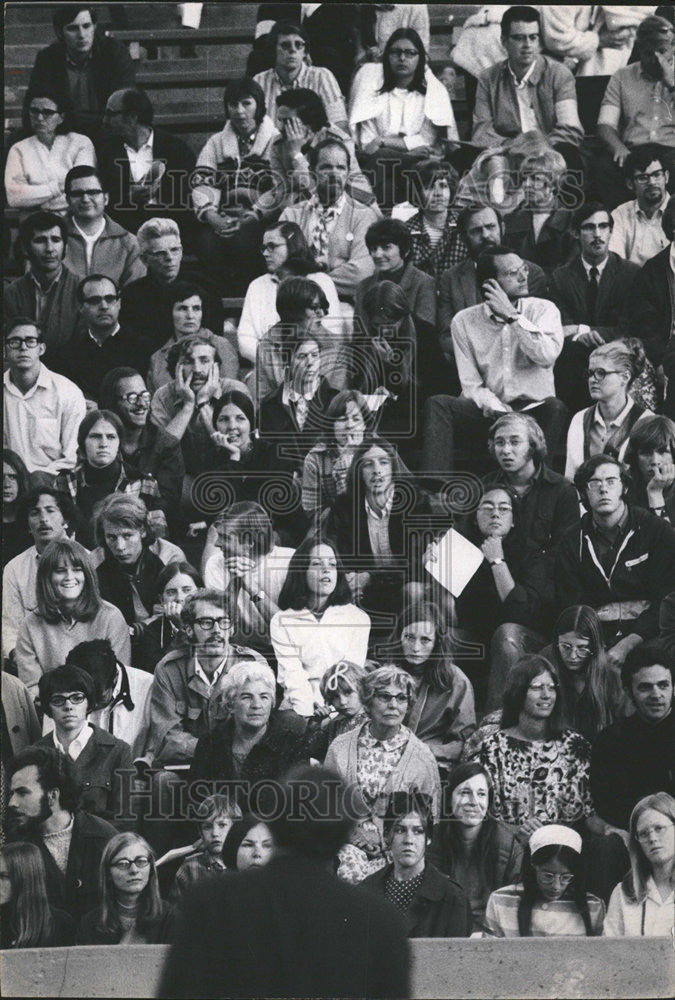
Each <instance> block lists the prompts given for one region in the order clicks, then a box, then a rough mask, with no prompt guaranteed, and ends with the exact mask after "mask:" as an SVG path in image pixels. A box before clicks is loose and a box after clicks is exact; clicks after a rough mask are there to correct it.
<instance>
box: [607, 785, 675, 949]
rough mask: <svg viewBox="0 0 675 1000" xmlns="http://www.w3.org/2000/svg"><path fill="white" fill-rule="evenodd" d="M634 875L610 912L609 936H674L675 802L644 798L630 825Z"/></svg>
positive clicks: (618, 890)
mask: <svg viewBox="0 0 675 1000" xmlns="http://www.w3.org/2000/svg"><path fill="white" fill-rule="evenodd" d="M629 831H630V840H629V846H628V850H629V854H630V866H631V870H630V873H629V874H628V875H627V876H626V878H625V879H624V880H623V881H622V882H620V883H619V885H617V887H616V888H615V890H614V892H613V893H612V898H611V899H610V901H609V906H608V908H607V917H606V918H605V925H604V928H603V934H604V935H605V937H638V936H639V937H645V936H649V937H672V934H673V930H674V927H673V912H674V911H675V799H673V796H672V795H669V794H668V792H656V793H655V794H654V795H647V796H645V798H643V799H640V801H639V802H638V803H637V804H636V806H635V808H634V809H633V811H632V813H631V817H630V824H629Z"/></svg>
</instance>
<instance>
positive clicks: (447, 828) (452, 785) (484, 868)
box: [440, 761, 499, 901]
mask: <svg viewBox="0 0 675 1000" xmlns="http://www.w3.org/2000/svg"><path fill="white" fill-rule="evenodd" d="M478 774H480V775H482V776H483V777H484V778H485V781H486V783H487V787H488V807H487V812H486V814H485V819H484V820H483V822H482V823H481V827H480V833H479V834H478V837H477V838H476V841H475V849H474V854H473V856H474V858H475V859H476V867H477V868H478V875H479V879H480V890H481V894H482V896H483V898H484V899H485V901H487V897H488V896H489V894H490V893H491V892H493V890H494V889H497V888H499V887H498V885H497V881H498V879H497V861H498V857H499V848H498V845H497V829H498V825H497V820H496V819H494V817H493V802H494V788H493V785H492V779H491V778H490V775H489V774H488V772H487V771H486V769H485V768H484V767H483V765H482V764H480V763H479V762H478V761H468V762H467V763H465V764H459V765H458V766H457V767H455V768H454V769H453V770H452V772H451V774H450V777H449V779H448V783H447V788H446V792H445V794H446V795H447V801H448V802H451V801H452V793H453V792H454V790H455V789H456V788H458V787H459V786H460V785H462V784H464V782H465V781H469V779H470V778H475V777H476V775H478ZM459 826H460V824H459V823H458V821H457V820H456V818H455V817H454V816H451V817H450V821H449V822H445V823H442V824H441V828H440V842H441V847H442V850H443V852H444V856H445V857H446V858H447V859H448V861H449V864H448V869H449V870H448V874H449V875H450V877H451V878H454V877H455V871H456V868H457V866H458V865H459V863H460V861H461V859H462V857H463V854H464V852H463V846H462V840H461V837H460V834H459Z"/></svg>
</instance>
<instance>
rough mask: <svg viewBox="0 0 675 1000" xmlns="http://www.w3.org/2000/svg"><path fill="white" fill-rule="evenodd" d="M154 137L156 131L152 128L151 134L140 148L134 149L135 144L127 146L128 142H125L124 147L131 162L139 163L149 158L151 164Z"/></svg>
mask: <svg viewBox="0 0 675 1000" xmlns="http://www.w3.org/2000/svg"><path fill="white" fill-rule="evenodd" d="M154 139H155V133H154V131H153V130H152V129H150V135H149V136H148V138H147V139H146V140H145V142H144V143H143V145H142V146H139V147H138V149H134V147H133V146H127V144H126V142H125V143H124V149H125V151H126V154H127V157H128V159H129V163H138V162H140V161H141V160H143V159H145V160H147V162H148V165H149V164H150V162H151V161H152V157H153V142H154Z"/></svg>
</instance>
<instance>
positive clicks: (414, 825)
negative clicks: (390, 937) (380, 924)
mask: <svg viewBox="0 0 675 1000" xmlns="http://www.w3.org/2000/svg"><path fill="white" fill-rule="evenodd" d="M433 826H434V820H433V814H432V804H431V799H430V797H429V796H428V795H425V794H423V793H420V792H416V791H410V792H393V793H392V795H391V797H390V799H389V803H388V805H387V811H386V812H385V814H384V840H385V843H386V844H387V846H388V848H389V853H390V855H391V858H392V861H391V864H388V865H387V866H386V867H385V868H381V869H380V870H379V871H377V872H374V873H373V874H372V875H369V876H368V878H366V879H364V881H363V882H362V883H361V884H362V886H363V888H364V889H365V890H368V891H370V892H379V893H381V894H382V895H383V896H384V898H385V899H388V900H389V902H390V903H392V904H393V905H394V906H396V907H397V908H398V909H399V910H401V911H402V913H403V914H404V916H405V918H406V921H407V923H408V936H409V937H411V938H417V937H424V938H434V937H437V938H452V937H469V935H470V933H471V910H470V908H469V901H468V899H467V897H466V895H465V893H464V891H463V890H462V888H461V887H460V886H459V885H458V884H457V882H454V881H453V880H452V879H450V878H448V876H447V875H443V874H441V872H440V871H439V870H438V869H437V868H436V866H435V865H434V864H432V863H431V861H429V860H428V858H427V856H426V855H427V848H428V847H429V846H430V844H431V835H432V830H433Z"/></svg>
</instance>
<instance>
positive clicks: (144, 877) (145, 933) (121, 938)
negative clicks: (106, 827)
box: [77, 833, 174, 944]
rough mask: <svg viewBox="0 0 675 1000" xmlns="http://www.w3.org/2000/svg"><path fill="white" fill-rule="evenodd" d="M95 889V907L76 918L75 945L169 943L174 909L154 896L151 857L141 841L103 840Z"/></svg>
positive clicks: (130, 837) (122, 836)
mask: <svg viewBox="0 0 675 1000" xmlns="http://www.w3.org/2000/svg"><path fill="white" fill-rule="evenodd" d="M99 886H100V894H101V903H100V905H99V906H97V907H96V909H94V910H90V911H89V913H86V914H85V915H84V916H83V917H82V919H81V921H80V925H79V927H78V929H77V944H171V942H172V941H173V929H174V911H173V908H172V907H171V906H169V904H168V903H165V902H164V901H163V900H162V899H161V897H160V895H159V884H158V880H157V869H156V868H155V856H154V854H153V852H152V848H151V847H150V845H149V844H148V843H147V842H146V841H145V840H143V838H142V837H139V836H138V835H137V834H135V833H118V834H117V835H116V836H115V837H112V838H111V840H109V841H108V843H107V844H106V846H105V848H104V850H103V854H102V856H101V867H100V874H99Z"/></svg>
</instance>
